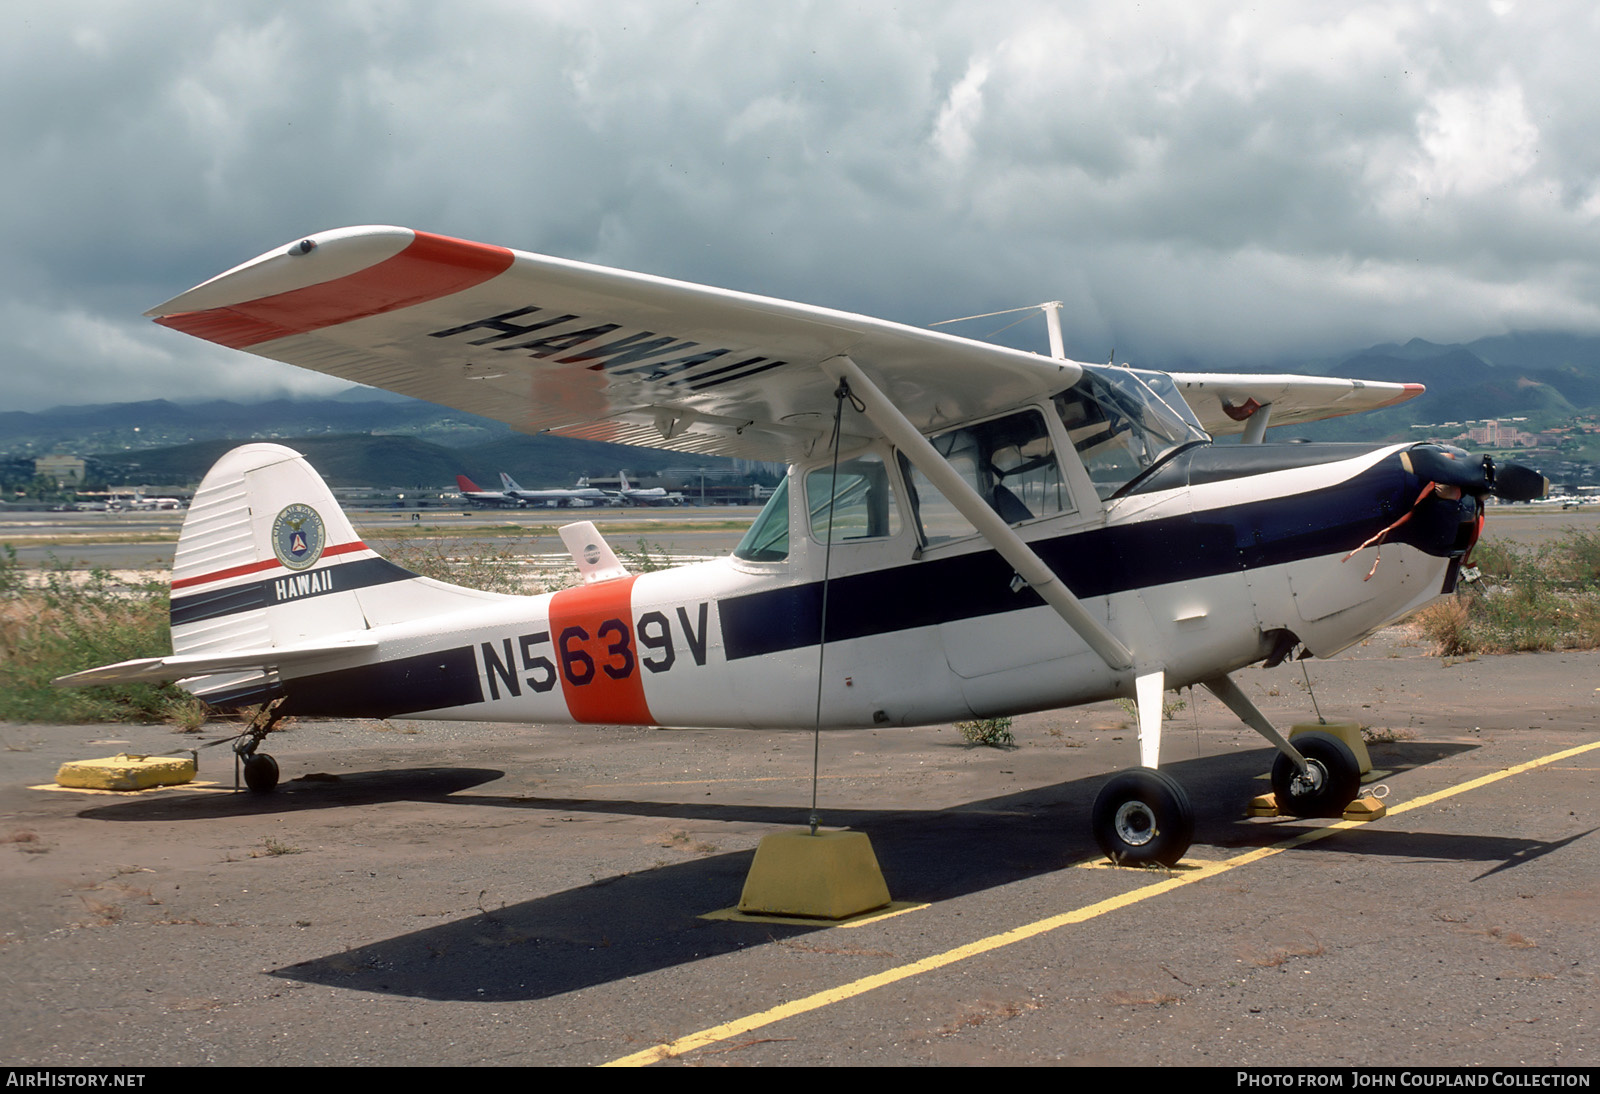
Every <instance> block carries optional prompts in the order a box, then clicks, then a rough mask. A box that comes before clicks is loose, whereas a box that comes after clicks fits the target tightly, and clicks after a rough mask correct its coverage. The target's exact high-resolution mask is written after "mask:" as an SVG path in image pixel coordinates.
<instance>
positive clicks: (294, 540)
mask: <svg viewBox="0 0 1600 1094" xmlns="http://www.w3.org/2000/svg"><path fill="white" fill-rule="evenodd" d="M327 545H328V536H327V531H326V529H325V528H324V527H323V524H322V517H320V516H319V515H318V514H317V511H316V510H315V509H313V508H311V506H309V505H301V504H300V503H298V502H296V503H295V504H294V505H290V506H287V507H286V508H285V509H284V510H283V512H281V513H279V514H278V518H277V519H276V520H274V521H273V522H272V553H273V554H275V555H277V556H278V561H279V562H281V563H283V564H284V565H285V566H287V567H288V568H289V569H291V570H304V569H305V568H306V567H308V566H315V565H316V564H317V559H319V558H321V557H322V549H323V548H324V547H326V546H327Z"/></svg>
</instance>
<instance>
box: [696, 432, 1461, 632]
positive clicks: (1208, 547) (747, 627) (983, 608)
mask: <svg viewBox="0 0 1600 1094" xmlns="http://www.w3.org/2000/svg"><path fill="white" fill-rule="evenodd" d="M1420 489H1421V484H1420V483H1419V482H1418V481H1417V480H1416V478H1415V477H1414V476H1411V475H1408V474H1406V472H1404V471H1403V470H1402V469H1401V468H1400V466H1399V462H1398V461H1397V460H1385V461H1383V462H1381V463H1380V464H1378V465H1377V466H1376V467H1374V468H1371V469H1370V470H1368V471H1366V472H1364V473H1362V474H1360V475H1357V476H1355V477H1354V478H1351V479H1348V480H1346V481H1344V482H1341V483H1336V484H1334V485H1332V486H1328V487H1325V488H1322V489H1319V490H1316V491H1314V492H1312V493H1307V494H1300V495H1295V496H1292V497H1287V498H1269V499H1265V500H1262V501H1258V502H1249V503H1246V504H1243V505H1236V506H1230V507H1228V508H1225V509H1211V510H1202V511H1200V512H1197V513H1193V514H1188V515H1185V516H1181V517H1168V518H1165V519H1159V520H1150V521H1141V522H1139V523H1136V524H1125V525H1117V526H1114V527H1110V528H1097V529H1087V530H1085V531H1082V532H1077V533H1074V534H1071V535H1065V536H1059V537H1057V538H1055V539H1048V540H1036V541H1034V542H1033V543H1032V544H1031V545H1032V547H1033V549H1034V550H1035V551H1037V552H1038V554H1039V556H1040V557H1041V558H1042V559H1043V560H1044V561H1045V562H1046V563H1047V564H1048V565H1049V566H1050V568H1051V570H1053V571H1054V572H1055V573H1056V574H1057V575H1058V576H1059V577H1060V578H1061V579H1062V580H1063V581H1064V582H1066V584H1067V587H1068V588H1070V589H1071V590H1072V592H1073V594H1074V595H1075V596H1077V597H1079V598H1080V599H1082V598H1089V597H1100V596H1109V595H1111V594H1113V593H1120V592H1126V591H1128V590H1130V589H1141V588H1148V587H1151V586H1156V585H1167V584H1174V583H1177V582H1183V581H1195V580H1198V579H1201V578H1207V577H1215V576H1217V575H1220V574H1227V573H1239V572H1242V571H1244V570H1247V569H1256V568H1258V567H1262V566H1273V565H1279V564H1282V563H1287V562H1295V561H1298V560H1301V559H1306V558H1315V557H1317V556H1319V555H1325V554H1329V553H1332V552H1334V551H1348V550H1351V549H1353V548H1354V547H1356V546H1357V545H1358V544H1360V543H1361V542H1363V541H1364V540H1365V539H1367V537H1368V536H1371V535H1372V534H1373V533H1374V532H1376V531H1377V530H1378V529H1380V528H1382V527H1384V526H1385V525H1387V524H1389V523H1391V522H1392V521H1393V520H1395V519H1396V518H1397V517H1398V516H1399V515H1400V514H1401V513H1402V512H1404V511H1405V509H1406V507H1407V506H1409V505H1410V504H1411V502H1412V501H1413V500H1414V499H1415V498H1416V495H1417V492H1418V491H1419V490H1420ZM1473 505H1475V503H1474V502H1472V501H1471V499H1465V500H1464V501H1463V502H1461V503H1456V502H1444V501H1442V500H1441V501H1432V502H1429V503H1427V504H1425V505H1424V506H1422V507H1419V510H1418V512H1417V513H1416V514H1415V515H1414V516H1413V519H1412V520H1410V521H1408V522H1407V523H1406V524H1404V525H1402V526H1401V527H1400V528H1399V529H1397V530H1396V531H1395V533H1394V534H1393V535H1392V536H1391V537H1390V542H1397V543H1410V544H1411V545H1413V546H1416V547H1418V548H1420V549H1422V550H1425V551H1428V552H1429V553H1431V554H1435V555H1441V556H1442V555H1445V554H1447V553H1449V552H1451V551H1452V549H1453V545H1454V543H1455V540H1456V538H1457V535H1458V529H1459V526H1460V523H1461V521H1462V519H1464V518H1470V513H1468V512H1467V510H1466V509H1463V508H1460V506H1468V507H1470V506H1473ZM1012 577H1013V571H1012V568H1011V566H1010V564H1009V563H1007V562H1006V561H1005V560H1004V559H1003V558H1001V557H1000V555H999V554H998V553H996V552H994V551H978V552H974V553H972V554H967V555H960V556H957V557H955V558H949V559H936V560H924V561H921V562H914V563H911V564H909V565H905V566H898V567H895V568H892V569H888V570H876V571H872V572H870V573H863V574H849V575H845V576H841V577H838V578H835V579H833V580H832V582H831V583H830V587H829V592H828V641H830V642H836V641H839V640H840V639H846V638H866V637H870V636H872V635H876V634H887V633H890V632H893V631H900V630H907V629H910V628H912V627H928V626H934V625H937V624H940V623H949V622H954V621H956V620H960V619H973V618H977V617H979V616H986V615H998V614H1000V613H1003V612H1014V611H1021V610H1023V609H1025V608H1035V607H1039V606H1040V605H1042V604H1043V603H1044V601H1043V600H1042V599H1041V598H1040V597H1039V595H1038V594H1037V593H1035V592H1034V591H1033V590H1032V589H1029V588H1024V589H1022V590H1021V591H1019V592H1012V591H1011V579H1012ZM821 610H822V584H821V582H808V583H806V584H801V585H791V586H788V587H785V588H782V589H773V590H769V591H766V592H759V593H751V594H749V595H747V596H739V597H728V598H724V599H721V600H719V601H718V602H717V613H718V617H719V619H720V621H721V625H722V641H723V649H724V652H725V655H726V656H727V658H728V660H730V661H736V660H739V659H741V658H745V657H759V656H761V655H762V654H769V653H778V652H781V651H783V650H792V649H799V648H802V647H805V646H814V645H816V644H817V635H818V631H819V628H820V625H821Z"/></svg>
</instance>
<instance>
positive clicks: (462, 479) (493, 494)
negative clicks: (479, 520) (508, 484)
mask: <svg viewBox="0 0 1600 1094" xmlns="http://www.w3.org/2000/svg"><path fill="white" fill-rule="evenodd" d="M456 490H457V492H458V493H460V495H461V497H462V499H463V500H465V501H467V502H470V503H471V504H473V505H477V506H482V507H485V508H491V509H517V508H520V507H521V506H522V501H521V499H519V498H514V497H512V496H511V495H510V494H507V493H504V492H503V491H500V490H485V489H484V488H483V487H481V486H479V485H478V484H477V483H475V482H473V481H472V480H471V479H469V478H467V477H466V476H465V475H457V476H456Z"/></svg>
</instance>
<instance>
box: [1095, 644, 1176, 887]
mask: <svg viewBox="0 0 1600 1094" xmlns="http://www.w3.org/2000/svg"><path fill="white" fill-rule="evenodd" d="M1165 682H1166V674H1165V672H1163V671H1162V670H1161V669H1154V670H1150V671H1147V672H1144V673H1141V674H1140V675H1139V676H1137V677H1136V678H1135V680H1134V699H1135V702H1136V704H1137V708H1138V714H1139V762H1140V764H1142V765H1143V766H1142V767H1138V768H1134V769H1132V770H1130V771H1124V772H1122V773H1121V774H1120V775H1117V776H1116V777H1115V778H1113V779H1112V780H1111V781H1110V782H1108V783H1106V785H1105V786H1104V787H1103V788H1102V789H1101V791H1100V793H1099V794H1098V795H1096V797H1095V799H1094V811H1093V813H1091V815H1090V816H1091V824H1092V827H1093V829H1094V838H1095V842H1096V843H1098V844H1099V845H1100V850H1102V851H1104V852H1105V853H1106V857H1107V858H1109V859H1110V860H1111V861H1112V862H1115V863H1118V864H1119V865H1124V866H1152V865H1156V864H1160V865H1162V866H1175V865H1177V863H1178V860H1179V859H1181V858H1183V854H1184V852H1185V851H1187V850H1189V844H1190V843H1192V842H1193V841H1194V807H1193V806H1191V805H1190V804H1189V795H1188V794H1187V793H1186V792H1185V791H1184V789H1183V786H1182V784H1180V783H1179V782H1178V780H1176V779H1174V778H1173V777H1172V776H1171V775H1168V774H1166V773H1164V772H1162V771H1158V770H1156V764H1157V762H1158V761H1159V760H1160V758H1161V718H1162V712H1161V694H1162V690H1163V686H1164V684H1165Z"/></svg>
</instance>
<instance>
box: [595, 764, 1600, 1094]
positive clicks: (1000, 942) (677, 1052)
mask: <svg viewBox="0 0 1600 1094" xmlns="http://www.w3.org/2000/svg"><path fill="white" fill-rule="evenodd" d="M1596 748H1600V741H1595V742H1592V743H1590V744H1586V745H1579V746H1578V747H1576V748H1569V749H1565V750H1564V751H1561V752H1553V753H1551V754H1550V755H1548V756H1541V757H1540V758H1538V759H1536V760H1529V761H1528V762H1527V763H1522V764H1517V765H1516V766H1514V767H1508V768H1505V769H1504V770H1501V771H1497V772H1495V773H1493V774H1491V775H1484V776H1481V777H1479V778H1476V779H1471V780H1469V781H1467V782H1464V783H1458V784H1457V785H1455V786H1451V787H1447V788H1446V789H1444V790H1440V791H1437V792H1436V793H1433V794H1424V795H1423V796H1422V797H1420V798H1416V799H1414V800H1412V801H1409V802H1406V803H1405V804H1404V805H1398V806H1395V807H1394V808H1393V809H1390V810H1389V813H1390V814H1391V815H1393V814H1395V813H1402V812H1405V811H1406V810H1409V809H1418V808H1421V807H1422V806H1424V805H1431V804H1433V803H1434V802H1437V801H1442V800H1444V799H1445V798H1451V797H1454V796H1455V795H1457V794H1464V793H1466V792H1467V791H1469V790H1476V789H1478V788H1479V787H1481V786H1487V785H1488V784H1489V783H1492V782H1498V781H1499V780H1501V779H1509V778H1510V777H1511V776H1513V775H1520V774H1522V773H1523V772H1526V771H1532V770H1533V769H1534V768H1536V767H1544V766H1545V765H1547V764H1552V763H1556V762H1558V761H1560V760H1564V759H1567V758H1568V757H1570V756H1577V755H1580V754H1582V753H1585V752H1589V751H1591V750H1593V749H1596ZM1366 823H1370V822H1367V821H1344V820H1342V821H1336V822H1335V823H1333V824H1330V825H1327V826H1325V827H1323V828H1308V829H1305V830H1303V831H1301V832H1298V833H1296V834H1295V835H1293V836H1290V837H1289V838H1288V839H1286V840H1283V841H1281V842H1279V843H1274V844H1272V845H1270V846H1267V847H1259V848H1257V849H1255V850H1253V851H1246V852H1245V853H1244V854H1242V855H1235V856H1234V857H1233V858H1230V859H1224V860H1222V861H1220V862H1200V863H1194V862H1188V863H1184V864H1183V865H1184V867H1185V869H1184V871H1183V872H1182V873H1174V874H1171V875H1169V876H1167V877H1166V878H1164V879H1163V880H1161V881H1158V882H1155V883H1153V884H1150V885H1145V886H1142V887H1140V888H1138V889H1133V890H1130V891H1129V892H1126V893H1123V894H1121V895H1119V896H1114V897H1108V898H1107V899H1105V900H1100V901H1096V902H1095V903H1093V904H1088V905H1085V906H1084V907H1082V908H1076V909H1074V910H1072V911H1070V912H1062V913H1061V914H1060V915H1053V916H1050V917H1048V918H1046V919H1040V920H1037V921H1035V922H1033V923H1027V924H1024V925H1022V926H1020V927H1013V928H1012V929H1011V930H1009V931H1003V932H1001V933H1000V934H993V935H990V936H989V937H988V938H980V939H978V940H977V941H976V942H969V943H967V944H966V945H965V946H957V947H956V948H955V949H952V950H946V951H944V952H943V953H936V954H933V955H932V956H931V957H924V958H923V959H922V960H920V961H913V962H911V963H910V964H907V965H901V966H899V967H898V968H893V969H885V970H884V971H883V972H880V973H874V974H873V975H871V976H863V977H861V978H860V979H859V980H852V981H850V982H849V983H848V984H841V985H839V986H838V987H836V988H828V989H826V990H824V991H819V992H814V993H813V994H811V995H807V996H805V997H804V998H801V999H795V1000H792V1001H790V1002H787V1003H780V1004H779V1005H777V1006H775V1007H771V1008H769V1009H767V1010H764V1011H761V1012H760V1013H757V1014H750V1015H746V1016H745V1017H743V1018H735V1019H734V1020H733V1021H731V1022H725V1023H723V1024H722V1025H720V1026H712V1027H710V1028H709V1029H703V1030H700V1031H699V1032H698V1033H691V1034H689V1035H688V1036H685V1037H680V1038H678V1039H677V1040H676V1041H669V1042H667V1043H666V1044H662V1045H654V1046H652V1047H650V1048H647V1049H645V1050H644V1051H642V1052H635V1053H633V1054H632V1055H629V1056H623V1057H621V1058H620V1059H616V1060H612V1061H610V1062H609V1063H606V1064H604V1065H602V1066H604V1067H648V1066H649V1065H650V1064H654V1063H659V1062H660V1061H662V1060H667V1059H671V1058H672V1057H674V1056H682V1055H683V1054H684V1053H686V1052H693V1051H694V1050H695V1049H698V1048H705V1047H706V1046H707V1045H712V1044H716V1043H717V1042H718V1041H726V1040H728V1039H729V1038H730V1037H738V1036H740V1035H741V1034H745V1033H749V1032H751V1031H752V1030H757V1029H760V1028H761V1027H762V1026H769V1025H772V1024H773V1023H774V1022H781V1021H783V1020H784V1019H785V1018H793V1017H795V1016H796V1015H800V1014H806V1013H808V1012H810V1011H814V1010H820V1009H822V1008H823V1007H826V1006H831V1005H832V1004H834V1003H840V1002H843V1001H844V1000H846V999H853V998H854V997H856V996H858V995H864V994H866V993H867V992H869V991H875V990H877V989H878V988H882V987H887V986H888V985H890V984H895V983H899V982H900V981H901V980H909V979H910V978H911V977H914V976H921V975H922V974H923V973H925V972H932V971H934V970H935V969H942V968H944V967H945V966H947V965H954V964H956V963H957V962H960V961H965V960H967V959H968V958H972V957H977V956H979V955H980V954H985V953H989V952H991V951H994V950H999V949H1003V948H1005V947H1007V946H1012V945H1015V944H1016V943H1018V942H1025V941H1027V940H1028V939H1030V938H1037V937H1038V936H1040V935H1043V934H1048V933H1050V932H1051V931H1056V930H1060V929H1061V928H1062V927H1070V926H1073V925H1075V924H1078V923H1087V922H1088V921H1089V920H1091V919H1097V918H1099V917H1100V916H1103V915H1107V914H1109V913H1111V912H1115V911H1120V910H1121V909H1123V908H1127V907H1131V906H1132V905H1134V904H1139V903H1141V902H1143V901H1146V900H1149V899H1151V898H1153V897H1158V896H1164V895H1165V894H1167V893H1170V892H1173V891H1175V890H1177V889H1181V888H1183V887H1184V886H1185V885H1193V884H1194V883H1195V882H1197V881H1205V880H1208V879H1210V878H1213V877H1217V876H1218V875H1220V874H1225V873H1227V872H1229V871H1230V870H1237V869H1238V868H1239V867H1241V866H1249V865H1250V864H1252V863H1255V862H1260V861H1261V860H1263V859H1267V858H1271V857H1272V856H1273V855H1276V854H1278V853H1280V852H1282V851H1287V850H1289V849H1290V848H1293V847H1301V846H1303V845H1305V844H1307V843H1313V842H1315V841H1317V840H1320V839H1323V838H1325V837H1327V836H1331V835H1333V834H1334V833H1335V832H1339V831H1342V830H1344V829H1346V828H1354V827H1355V826H1356V825H1358V824H1366Z"/></svg>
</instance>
